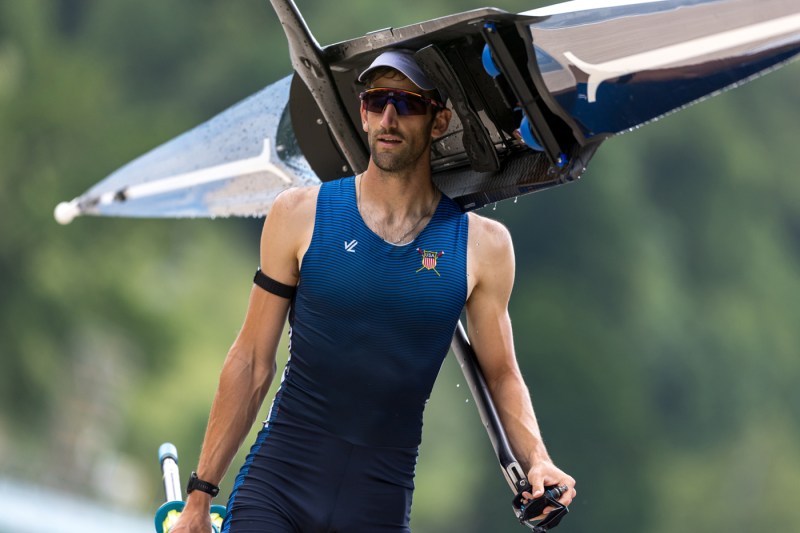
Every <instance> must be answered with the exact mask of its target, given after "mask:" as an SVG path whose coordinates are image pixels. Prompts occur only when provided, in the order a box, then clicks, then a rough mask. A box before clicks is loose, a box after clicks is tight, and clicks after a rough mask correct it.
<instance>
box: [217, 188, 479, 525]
mask: <svg viewBox="0 0 800 533" xmlns="http://www.w3.org/2000/svg"><path fill="white" fill-rule="evenodd" d="M467 232H468V217H467V215H466V214H464V213H462V212H461V210H460V209H459V207H458V205H457V204H456V203H455V202H453V201H452V200H450V199H449V198H447V197H446V196H444V195H442V198H441V200H440V201H439V204H438V206H437V208H436V210H435V212H434V215H433V217H432V218H431V220H430V221H429V223H428V224H427V225H426V227H425V228H424V229H423V230H422V232H421V233H420V234H419V235H418V236H417V237H416V238H415V239H414V240H413V241H412V242H410V243H407V244H402V245H394V244H391V243H388V242H386V241H384V240H383V239H382V238H381V237H379V236H378V235H376V234H375V233H374V232H373V231H372V230H370V229H369V227H367V225H366V224H365V223H364V221H363V219H362V218H361V215H360V213H359V210H358V206H357V204H356V194H355V180H354V178H352V177H351V178H345V179H341V180H338V181H334V182H328V183H325V184H323V185H322V186H321V188H320V191H319V196H318V198H317V208H316V218H315V222H314V232H313V236H312V239H311V243H310V245H309V248H308V251H307V252H306V254H305V256H304V257H303V260H302V265H301V269H300V282H299V284H298V287H297V292H296V294H295V296H294V299H293V301H292V306H291V310H290V314H289V322H290V326H291V330H290V346H289V354H290V358H289V362H288V363H287V365H286V368H285V370H284V373H283V378H282V380H281V386H280V389H279V390H278V392H277V394H276V397H275V401H274V402H273V405H272V409H271V411H270V415H269V418H268V420H267V422H266V423H265V424H264V428H263V429H262V430H261V432H260V433H259V436H258V439H257V440H256V443H255V444H254V445H253V447H252V449H251V451H250V454H249V455H248V457H247V460H246V461H245V464H244V466H243V467H242V469H241V471H240V473H239V475H238V477H237V479H236V483H235V486H234V490H233V493H232V494H231V497H230V500H229V502H228V517H227V518H226V521H225V525H224V527H223V531H226V532H227V531H230V532H233V533H244V532H250V531H253V532H255V531H259V532H261V531H269V532H303V533H314V532H331V533H332V532H338V533H360V532H365V533H367V532H368V533H379V532H384V531H385V532H387V533H388V532H398V533H399V532H408V531H410V529H409V516H410V508H411V494H412V491H413V477H414V467H415V465H416V458H417V447H418V445H419V443H420V439H421V433H422V413H423V409H424V407H425V403H426V401H427V400H428V398H429V396H430V393H431V389H432V387H433V383H434V381H435V379H436V376H437V374H438V372H439V369H440V367H441V365H442V361H443V360H444V357H445V355H446V354H447V351H448V349H449V346H450V341H451V339H452V336H453V333H454V331H455V328H456V324H457V323H458V318H459V316H460V314H461V311H462V309H463V307H464V304H465V301H466V295H467V267H466V259H467Z"/></svg>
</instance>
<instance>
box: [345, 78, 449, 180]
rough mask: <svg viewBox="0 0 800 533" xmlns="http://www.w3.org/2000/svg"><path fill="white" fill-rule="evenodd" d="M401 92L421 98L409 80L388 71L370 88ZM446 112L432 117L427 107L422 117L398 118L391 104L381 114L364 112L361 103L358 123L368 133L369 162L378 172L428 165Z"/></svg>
mask: <svg viewBox="0 0 800 533" xmlns="http://www.w3.org/2000/svg"><path fill="white" fill-rule="evenodd" d="M378 87H380V88H391V89H402V90H405V91H411V92H414V93H418V94H422V92H423V91H422V89H420V88H419V87H417V86H416V85H415V84H414V83H413V82H412V81H411V80H409V79H408V78H406V77H404V76H399V75H397V73H395V72H393V71H390V72H389V73H387V74H386V75H383V76H381V77H379V78H376V79H375V80H373V82H372V84H371V88H378ZM449 113H450V112H449V111H448V110H443V111H440V112H439V113H436V114H434V109H433V107H430V106H429V107H428V110H427V112H426V113H425V114H424V115H400V114H398V113H397V108H396V107H395V105H394V104H393V103H392V102H391V101H390V102H388V103H387V104H386V107H384V108H383V111H382V112H380V113H375V112H371V111H367V109H366V105H365V104H364V102H362V103H361V122H362V127H363V128H364V131H365V132H367V135H368V140H369V148H370V154H371V157H372V160H373V161H374V162H375V164H376V165H377V166H378V168H380V169H381V170H384V171H387V172H398V171H401V170H406V169H409V168H411V167H413V166H414V165H416V164H418V163H420V162H422V163H424V164H429V160H430V143H431V141H432V140H433V139H434V138H436V137H439V136H441V135H442V134H444V132H445V131H446V130H447V124H448V122H449Z"/></svg>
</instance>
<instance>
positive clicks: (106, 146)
mask: <svg viewBox="0 0 800 533" xmlns="http://www.w3.org/2000/svg"><path fill="white" fill-rule="evenodd" d="M298 4H299V7H300V8H301V10H302V11H303V13H304V14H305V16H306V19H307V21H308V23H309V25H310V27H311V28H312V30H313V31H314V33H315V34H316V36H317V38H318V40H319V41H320V42H321V43H330V42H334V41H339V40H344V39H348V38H352V37H355V36H358V35H361V34H363V33H365V32H367V31H370V30H374V29H376V28H381V27H386V26H390V25H394V26H399V25H403V24H409V23H413V22H418V21H422V20H426V19H429V18H433V17H437V16H442V15H445V14H448V13H453V12H456V11H461V10H465V9H470V8H475V7H480V6H481V5H482V2H474V1H470V2H455V1H454V0H451V1H440V2H437V3H435V4H434V3H431V2H419V1H412V2H404V3H388V4H381V5H380V6H377V5H376V4H375V3H373V2H370V3H368V2H365V1H363V0H348V3H347V11H348V15H346V16H343V15H342V5H341V4H336V3H333V2H328V3H326V2H319V1H311V0H307V1H299V2H298ZM497 7H501V8H504V9H507V10H509V11H521V10H524V9H529V8H532V7H536V5H530V4H528V3H523V2H521V1H511V0H508V1H504V2H502V5H499V4H498V5H497ZM289 70H290V66H289V60H288V55H287V51H286V44H285V41H284V37H283V33H282V31H281V29H280V26H279V24H278V22H277V20H276V18H275V17H274V15H273V14H272V13H271V12H270V9H269V5H268V4H267V3H266V2H262V1H258V2H256V1H254V0H251V1H247V2H243V1H242V2H219V1H216V2H215V1H211V0H206V1H202V2H201V1H189V0H179V1H172V2H155V1H152V2H142V1H139V2H130V1H128V2H126V1H118V2H101V1H99V0H94V1H89V0H85V1H79V0H70V1H67V0H61V1H60V2H46V1H42V0H34V1H28V2H10V1H6V2H2V3H0V140H2V142H0V188H2V189H1V190H2V195H0V279H1V280H2V281H0V361H1V362H2V371H1V372H0V471H1V472H2V473H3V475H5V476H9V475H10V476H13V477H24V478H27V479H31V480H36V481H39V482H43V483H49V484H52V485H56V486H61V487H65V488H66V487H69V488H70V490H75V489H76V488H77V489H78V490H80V491H82V492H84V493H86V494H89V495H92V496H94V497H95V498H97V499H98V500H99V501H103V502H105V503H107V504H111V505H120V506H125V507H127V508H134V509H140V510H142V511H143V512H150V511H152V510H153V509H154V508H155V507H156V506H157V505H158V503H159V500H160V497H161V488H160V484H159V476H158V470H157V468H158V467H157V464H156V461H155V451H156V449H157V447H158V445H159V444H160V443H161V442H162V441H165V440H172V441H173V442H175V443H176V444H177V445H178V447H179V450H180V451H181V455H182V461H181V464H182V466H183V470H184V473H188V471H189V470H190V469H191V467H192V466H193V465H194V463H195V462H196V458H197V454H198V452H199V445H200V441H201V438H202V433H203V430H204V428H205V419H206V416H207V412H208V408H209V406H210V402H211V399H212V395H213V389H214V387H215V385H216V378H217V374H218V371H219V368H220V365H221V362H222V358H223V357H224V354H225V352H226V350H227V348H228V345H229V343H230V342H231V340H232V339H233V337H234V335H235V334H236V331H237V328H238V326H239V324H240V322H241V319H242V317H243V313H244V306H245V303H246V297H247V293H248V291H249V287H250V282H249V280H250V276H251V275H252V271H253V269H254V268H255V266H256V265H257V262H258V255H257V243H258V231H259V229H260V222H259V221H255V220H244V221H242V220H227V221H222V220H216V221H205V220H203V221H200V220H196V221H185V220H182V221H175V220H125V219H120V220H115V219H79V220H77V221H76V222H74V223H73V224H72V225H71V226H67V227H59V226H58V225H57V224H56V223H55V222H54V221H53V218H52V209H53V207H54V206H55V205H56V204H57V203H58V202H59V201H61V200H66V199H69V198H72V197H74V196H76V195H77V194H79V193H81V192H82V191H84V190H85V189H87V188H88V187H89V186H90V185H92V184H93V183H95V182H96V181H98V180H99V179H100V178H102V177H103V176H104V175H106V174H108V173H109V172H111V171H112V170H114V169H115V168H117V167H118V166H120V165H121V164H123V163H125V162H127V161H129V160H130V159H132V158H134V157H136V156H137V155H139V154H141V153H143V152H145V151H146V150H148V149H150V148H152V147H153V146H155V145H158V144H160V143H161V142H163V141H165V140H168V139H170V138H172V137H173V136H175V135H177V134H179V133H181V132H183V131H185V130H187V129H189V128H190V127H192V126H194V125H196V124H198V123H200V122H202V121H204V120H206V119H207V118H209V117H210V116H212V115H214V114H215V113H217V112H219V111H221V110H222V109H224V108H226V107H228V106H229V105H231V104H232V103H234V102H236V101H238V100H240V99H242V98H243V97H245V96H247V95H249V94H251V93H252V92H254V91H256V90H258V89H259V88H261V87H263V86H265V85H266V84H268V83H270V82H272V81H275V80H277V79H278V78H279V77H281V76H283V75H285V74H286V73H287V72H289ZM798 86H800V69H798V67H797V65H792V66H789V67H788V68H786V69H784V70H782V71H780V72H777V73H774V74H771V75H769V76H767V77H766V78H764V79H761V80H757V81H756V82H753V83H752V84H749V85H747V86H745V87H742V88H740V89H737V90H735V91H733V92H730V93H727V94H725V95H723V96H720V97H716V98H714V99H711V100H709V101H707V102H704V103H702V104H700V105H699V106H697V107H693V108H691V109H689V110H687V111H683V112H681V113H679V114H678V115H676V116H672V117H669V118H667V119H664V120H662V121H660V122H659V123H657V124H655V125H650V126H648V127H646V128H643V129H642V130H641V131H638V132H636V133H635V134H630V135H625V136H623V137H620V138H616V139H612V140H610V141H608V142H607V143H606V145H605V146H604V147H603V148H602V149H601V150H600V151H599V153H598V155H597V156H596V157H595V159H594V161H593V163H592V165H591V166H590V168H589V171H588V172H587V174H586V176H585V177H584V179H583V180H582V181H581V182H580V183H577V184H573V185H570V186H567V187H563V188H560V189H556V190H552V191H547V192H544V193H541V194H537V195H531V196H527V197H523V198H520V199H519V201H517V202H505V203H501V204H499V205H498V206H497V207H496V210H495V209H492V208H491V207H490V208H487V209H484V211H483V214H486V215H488V216H492V217H495V218H498V219H500V220H502V221H504V222H505V223H506V224H508V225H509V227H510V228H511V231H512V234H513V235H514V238H515V242H516V250H517V263H518V272H517V282H516V289H515V293H514V297H513V299H512V309H511V313H512V319H513V320H514V324H515V327H516V339H517V351H518V356H519V358H520V362H521V366H522V368H523V370H524V372H525V375H526V378H527V379H528V382H529V384H530V386H531V389H532V394H533V397H534V402H535V405H536V407H537V414H538V416H539V418H540V422H541V425H542V427H543V431H544V434H545V437H546V439H547V441H548V443H549V446H550V448H551V453H552V455H553V456H554V458H555V459H556V461H557V463H558V464H559V465H561V466H562V467H563V468H564V469H565V470H567V471H568V472H570V473H571V474H573V475H574V476H575V477H576V478H577V479H578V481H579V487H578V488H579V497H578V500H577V501H576V502H575V504H574V505H573V513H572V514H571V515H570V516H569V517H568V518H567V519H566V520H565V522H564V523H563V525H562V526H561V529H563V530H564V531H587V530H590V529H591V530H599V531H611V530H615V531H631V532H637V533H638V532H645V531H646V532H651V533H661V532H663V531H668V530H671V529H674V528H675V527H679V528H681V529H684V530H689V531H727V530H730V529H734V528H742V529H748V528H750V529H754V528H756V525H757V526H758V529H764V530H770V529H771V530H775V531H792V530H797V529H798V528H800V511H798V508H797V506H796V505H794V502H793V500H792V498H791V496H792V495H793V494H796V489H795V487H794V483H795V481H796V480H797V479H800V460H798V458H797V454H796V450H797V449H798V448H799V447H800V427H798V420H800V392H798V391H799V390H800V389H798V387H797V386H796V382H797V380H798V377H800V368H799V366H800V360H799V359H798V357H797V355H798V347H800V333H798V331H797V328H796V327H795V322H796V321H797V317H798V316H800V303H798V302H800V282H798V279H799V278H798V276H797V272H798V267H800V264H799V263H800V207H798V206H800V190H799V189H800V185H798V182H797V180H796V179H795V176H794V174H795V172H794V170H793V166H794V165H793V164H792V162H793V160H794V158H793V156H794V153H793V150H794V149H795V144H796V139H797V137H798V134H800V131H798V126H797V122H798V120H797V119H798V113H800V93H798V91H797V90H796V88H797V87H798ZM281 357H282V358H285V354H282V355H281ZM248 446H249V443H248ZM232 477H233V476H232V475H229V476H228V480H227V481H226V483H227V487H229V486H230V483H231V481H232ZM123 482H124V484H125V485H126V486H131V485H133V486H135V487H137V489H136V490H129V489H124V490H123V489H118V488H117V487H118V486H119V484H121V483H123ZM417 487H418V491H417V495H416V501H415V507H414V526H415V531H418V532H420V533H424V532H434V531H435V532H448V531H519V530H520V529H519V527H520V526H518V525H516V524H515V523H514V520H513V518H512V517H511V513H510V510H509V505H508V502H509V501H510V493H509V492H508V490H507V488H506V487H505V482H504V481H503V480H502V477H501V476H500V474H499V472H498V469H497V467H496V465H495V463H494V458H493V455H492V452H491V448H490V446H489V443H488V439H486V437H485V435H484V434H483V429H482V428H481V425H480V422H479V420H478V417H477V414H476V413H475V410H474V407H473V406H472V404H471V399H470V397H469V394H468V392H467V388H466V385H465V384H464V382H463V380H462V379H461V378H460V374H459V370H458V367H457V365H456V364H455V363H454V362H453V361H452V360H448V362H447V363H446V364H445V368H444V369H443V373H442V377H441V380H440V382H439V383H438V385H437V388H436V390H435V391H434V395H433V397H432V399H431V402H430V405H429V408H428V411H427V413H426V441H425V443H424V445H423V449H422V452H421V457H420V467H419V469H418V476H417ZM148 488H150V489H151V490H152V494H145V493H146V491H147V490H148Z"/></svg>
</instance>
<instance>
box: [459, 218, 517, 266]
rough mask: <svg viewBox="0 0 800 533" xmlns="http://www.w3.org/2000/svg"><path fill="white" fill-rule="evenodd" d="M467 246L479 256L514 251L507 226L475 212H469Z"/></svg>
mask: <svg viewBox="0 0 800 533" xmlns="http://www.w3.org/2000/svg"><path fill="white" fill-rule="evenodd" d="M469 246H470V248H471V249H474V250H475V252H476V254H477V255H479V256H481V257H485V256H487V255H488V256H496V254H498V253H504V254H508V253H511V254H513V252H514V245H513V244H512V242H511V233H509V231H508V228H506V227H505V226H504V225H503V224H502V223H501V222H498V221H496V220H493V219H491V218H486V217H483V216H481V215H479V214H477V213H470V214H469Z"/></svg>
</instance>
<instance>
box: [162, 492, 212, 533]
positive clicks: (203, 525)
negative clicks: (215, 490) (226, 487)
mask: <svg viewBox="0 0 800 533" xmlns="http://www.w3.org/2000/svg"><path fill="white" fill-rule="evenodd" d="M210 509H211V497H210V496H208V495H206V494H205V493H202V492H199V491H195V492H193V493H192V494H191V495H190V496H189V497H188V498H187V500H186V507H184V508H183V511H182V512H181V515H180V517H179V518H178V521H177V522H176V523H175V525H174V526H173V527H171V528H170V530H169V531H168V532H167V533H210V532H211V531H212V528H211V513H210V512H209V511H210Z"/></svg>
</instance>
